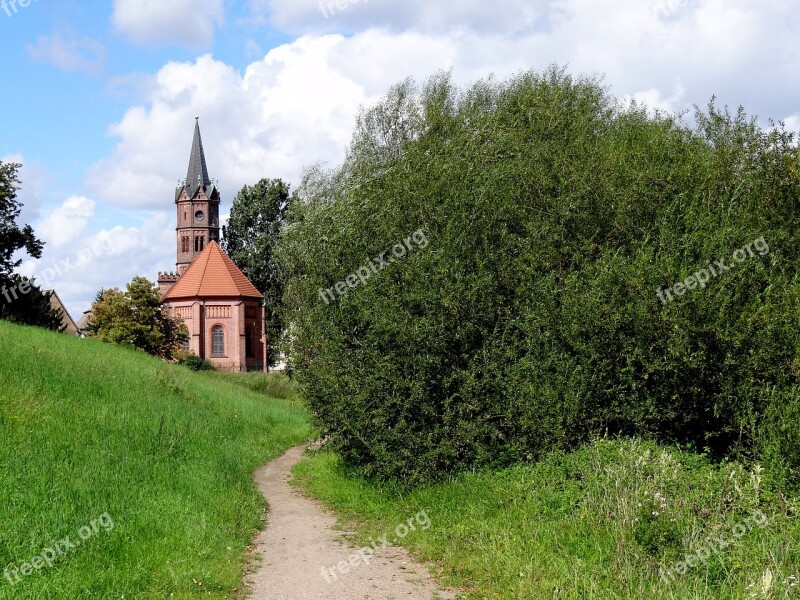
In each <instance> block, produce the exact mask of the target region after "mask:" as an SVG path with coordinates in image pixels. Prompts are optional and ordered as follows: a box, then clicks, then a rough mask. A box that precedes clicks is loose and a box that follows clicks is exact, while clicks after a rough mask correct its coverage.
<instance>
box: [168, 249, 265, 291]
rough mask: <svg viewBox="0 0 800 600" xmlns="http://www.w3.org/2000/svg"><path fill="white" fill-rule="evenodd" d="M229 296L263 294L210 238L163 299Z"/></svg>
mask: <svg viewBox="0 0 800 600" xmlns="http://www.w3.org/2000/svg"><path fill="white" fill-rule="evenodd" d="M230 296H234V297H237V298H239V297H244V298H263V297H264V296H263V295H262V294H261V293H260V292H259V291H258V290H257V289H256V287H255V286H254V285H253V284H252V283H250V280H249V279H247V277H246V276H245V274H244V273H242V272H241V271H240V270H239V267H237V266H236V265H235V264H234V263H233V261H232V260H231V259H230V257H229V256H228V255H227V254H225V253H224V252H223V251H222V248H220V247H219V244H217V242H215V241H213V240H212V241H211V242H210V243H209V244H208V246H206V248H205V250H203V251H202V252H201V253H200V254H198V255H197V257H196V258H195V259H194V261H192V264H191V265H189V268H188V269H186V272H185V273H184V274H183V275H181V277H180V279H178V282H177V283H176V284H175V285H174V286H172V289H170V291H169V292H167V294H166V296H164V300H165V301H166V300H182V299H186V298H198V297H199V298H209V297H230Z"/></svg>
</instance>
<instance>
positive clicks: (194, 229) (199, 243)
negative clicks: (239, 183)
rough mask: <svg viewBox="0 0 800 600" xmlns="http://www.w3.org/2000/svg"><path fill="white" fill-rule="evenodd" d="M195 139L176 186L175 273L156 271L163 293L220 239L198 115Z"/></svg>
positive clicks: (215, 186) (216, 191)
mask: <svg viewBox="0 0 800 600" xmlns="http://www.w3.org/2000/svg"><path fill="white" fill-rule="evenodd" d="M194 119H195V124H194V139H193V140H192V151H191V154H190V155H189V169H188V171H187V173H186V179H181V180H179V181H178V185H177V187H176V188H175V208H176V223H177V227H176V228H175V244H176V249H177V251H176V255H177V258H176V261H175V269H176V272H175V273H159V274H158V287H159V289H160V290H161V293H162V294H166V293H167V292H168V291H169V290H170V288H171V287H172V286H173V285H175V283H176V282H177V281H178V278H179V277H180V276H181V275H183V274H184V273H185V272H186V270H187V269H188V268H189V265H191V264H192V261H194V259H195V258H196V257H197V255H198V254H200V253H201V252H202V251H203V249H205V247H206V246H208V244H209V243H210V242H212V241H215V242H219V204H220V193H219V183H218V182H217V181H216V180H212V179H211V178H210V177H209V176H208V167H207V166H206V155H205V152H204V150H203V138H202V137H201V136H200V117H195V118H194Z"/></svg>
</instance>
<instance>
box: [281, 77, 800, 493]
mask: <svg viewBox="0 0 800 600" xmlns="http://www.w3.org/2000/svg"><path fill="white" fill-rule="evenodd" d="M798 169H800V160H799V159H798V152H797V149H796V147H795V146H794V145H793V142H792V135H791V134H790V133H788V132H786V131H784V130H783V128H782V127H773V128H770V129H769V130H762V129H761V128H759V127H758V126H757V124H756V123H755V121H754V120H752V119H750V118H748V117H747V116H746V115H745V114H744V112H743V111H741V110H740V111H739V112H737V113H736V114H730V113H729V112H728V111H727V110H721V109H719V108H717V107H716V106H715V105H714V103H713V102H712V103H711V104H710V105H709V106H708V108H707V110H704V111H703V110H697V111H696V114H695V116H694V119H692V120H691V123H687V122H686V119H685V118H681V117H676V116H670V115H664V114H655V115H653V114H651V113H649V112H648V111H647V110H646V109H645V108H643V107H639V106H636V105H629V106H622V105H621V104H620V103H619V102H618V101H617V100H616V99H614V98H613V97H612V96H611V95H610V94H609V93H608V92H607V91H606V90H605V88H603V87H602V86H601V85H600V84H599V83H598V82H597V81H596V80H592V79H575V78H572V77H570V76H569V75H567V74H565V73H564V72H563V71H561V70H558V69H551V70H549V71H548V72H546V73H544V74H537V73H526V74H523V75H520V76H518V77H516V78H513V79H511V80H509V81H507V82H504V83H496V82H493V81H482V82H479V83H477V84H475V85H474V86H472V87H471V88H469V89H467V90H465V91H459V90H458V89H457V88H456V87H454V85H453V84H452V83H451V82H450V80H449V77H448V76H446V75H443V76H438V77H434V78H433V79H431V80H430V81H429V82H428V83H427V85H426V86H425V87H424V89H422V90H421V91H419V90H417V89H416V88H415V87H414V85H413V83H412V82H406V83H404V84H402V85H399V86H397V87H396V88H394V89H393V90H392V91H391V92H390V93H389V94H388V96H387V97H386V98H385V99H384V100H383V101H382V102H381V103H380V104H379V105H378V106H376V107H375V108H373V109H370V110H369V111H367V112H366V113H364V114H363V115H362V116H361V117H360V118H359V122H358V125H357V130H356V134H355V136H354V139H353V143H352V145H351V148H350V152H349V155H348V158H347V160H346V162H345V163H344V165H342V167H341V168H339V169H337V170H336V171H334V172H330V173H325V172H323V171H321V170H319V169H316V170H312V171H310V172H309V174H308V176H307V177H306V180H305V181H304V182H303V184H302V186H301V187H300V190H299V195H300V198H301V202H298V203H296V206H295V208H294V209H293V213H292V214H291V215H290V221H291V224H290V225H289V228H288V230H287V232H286V235H285V238H284V241H283V244H282V247H281V248H280V249H279V261H280V263H281V265H282V268H283V269H284V270H285V272H286V276H287V278H288V280H289V284H288V288H287V290H286V300H287V303H288V305H289V306H290V307H291V308H292V309H294V311H295V314H296V319H295V322H294V330H293V338H294V345H293V352H292V356H293V358H292V367H293V368H294V369H295V373H296V375H297V378H298V380H299V381H300V382H301V383H302V385H303V387H304V390H305V395H306V398H307V400H308V402H309V404H310V406H311V407H312V409H313V410H314V411H315V414H316V416H317V418H318V419H319V422H320V424H321V426H322V428H323V431H324V432H325V434H326V435H328V436H329V437H330V439H331V441H332V442H333V443H334V444H335V445H336V447H337V448H338V449H340V450H341V452H342V453H343V456H344V457H345V458H346V459H347V460H348V461H349V462H350V463H351V464H354V465H358V466H360V467H362V468H363V469H364V470H365V472H367V473H369V474H374V475H378V476H382V477H396V478H403V479H405V480H408V481H415V480H419V479H427V478H430V477H434V476H438V475H441V474H443V473H446V472H451V471H454V470H460V469H465V468H471V467H475V466H481V465H498V464H508V463H512V462H514V461H517V460H520V459H527V458H533V457H536V456H540V455H541V454H542V453H544V452H546V451H548V450H550V449H552V448H559V447H561V448H567V447H573V446H575V445H576V444H579V443H581V442H584V441H586V440H587V439H589V438H590V436H591V434H592V433H594V432H609V433H613V434H617V433H618V434H643V435H648V436H652V437H654V438H657V439H661V440H670V441H680V442H690V443H693V444H695V445H696V446H697V447H699V448H701V449H702V448H708V449H709V451H710V453H711V454H712V455H717V456H719V455H723V454H726V453H730V452H731V451H736V452H738V453H740V454H744V455H753V456H756V457H761V458H765V459H766V458H769V457H772V458H775V459H777V458H778V457H780V460H782V461H783V462H784V463H785V464H784V466H785V468H786V473H787V476H789V477H793V476H795V475H796V473H797V471H796V469H797V468H798V466H800V456H798V448H799V447H800V441H799V439H798V427H797V426H796V424H791V423H792V422H791V419H792V418H794V416H796V415H797V413H798V409H797V395H798V392H797V390H798V388H797V375H798V369H800V360H798V347H799V346H798V342H799V341H800V337H798V331H800V328H799V327H798V326H799V325H800V324H799V323H798V319H800V311H798V300H800V283H799V282H798V278H797V273H798V266H800V228H798V224H799V221H800V174H798ZM420 229H421V230H423V231H424V232H425V236H426V238H427V240H428V245H427V247H426V248H425V249H424V250H423V249H417V250H416V251H410V252H408V253H407V255H406V256H405V257H403V258H402V259H397V260H395V261H394V262H392V264H391V265H389V266H388V267H386V268H384V269H382V270H380V271H379V272H377V273H373V274H371V276H370V277H369V278H367V279H366V280H365V281H363V282H361V281H356V282H355V286H348V290H347V292H346V293H344V294H341V295H337V296H336V298H335V300H333V301H330V299H327V300H326V299H323V298H322V296H323V295H322V294H320V288H323V289H328V288H331V286H334V285H335V284H336V283H337V282H339V281H343V280H345V279H346V278H347V276H348V275H349V274H351V273H354V272H356V271H357V270H358V269H359V267H361V266H362V265H365V264H368V263H369V262H370V259H371V257H375V256H377V255H378V254H380V253H381V252H385V251H387V250H389V249H391V248H392V246H393V245H394V244H398V243H401V242H402V241H403V240H404V239H406V238H407V237H408V236H409V235H410V234H411V233H413V232H414V231H417V230H420ZM762 237H763V238H764V243H765V245H767V246H768V247H769V252H768V253H767V252H764V253H763V254H762V253H761V252H755V253H753V255H752V256H748V257H747V258H746V260H744V261H743V262H741V263H737V264H735V266H733V267H732V268H731V269H730V270H728V271H726V272H721V273H719V274H718V276H716V277H713V278H711V279H710V280H709V281H708V282H707V283H706V284H705V287H704V288H703V289H699V288H698V289H693V290H689V291H687V292H686V293H685V294H684V295H682V296H677V294H673V298H674V301H671V302H670V301H667V302H666V303H662V301H661V300H659V297H658V296H657V294H656V290H663V289H665V288H670V287H673V286H674V284H675V283H676V282H679V281H683V280H685V279H686V278H687V276H690V275H692V274H693V273H695V272H697V271H698V270H699V269H701V268H704V267H706V265H708V264H709V263H710V262H711V261H714V260H723V261H725V263H726V265H728V264H732V263H733V261H732V259H731V256H732V255H733V253H734V252H735V251H736V250H738V249H741V248H743V247H745V246H746V245H747V244H748V243H752V242H753V241H754V240H756V239H760V238H762ZM751 249H752V246H751ZM351 281H352V280H351ZM787 420H788V421H789V422H790V424H786V421H787ZM784 425H785V426H784ZM768 432H769V433H768ZM792 469H795V471H792Z"/></svg>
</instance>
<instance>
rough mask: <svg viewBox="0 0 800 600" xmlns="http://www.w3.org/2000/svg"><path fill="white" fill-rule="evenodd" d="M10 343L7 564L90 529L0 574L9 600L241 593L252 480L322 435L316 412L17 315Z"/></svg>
mask: <svg viewBox="0 0 800 600" xmlns="http://www.w3.org/2000/svg"><path fill="white" fill-rule="evenodd" d="M0 339H2V340H3V342H2V346H3V352H2V354H0V480H1V481H2V485H1V486H0V570H2V569H6V568H8V567H12V568H13V567H16V568H17V569H20V568H21V567H22V566H23V564H24V563H26V562H30V561H31V560H32V559H33V558H34V557H36V556H38V555H41V554H42V553H43V552H44V551H46V549H47V548H54V545H53V542H54V541H59V540H61V539H63V538H64V537H66V536H69V537H70V538H71V539H72V540H73V541H76V540H80V539H81V537H80V533H83V534H84V535H86V534H87V532H89V531H91V535H87V539H86V540H85V541H81V543H80V545H79V546H78V547H76V548H74V549H72V550H70V551H68V552H66V554H65V555H64V556H58V558H57V559H56V560H55V561H53V564H52V566H48V565H47V564H45V565H44V566H43V568H41V569H40V570H34V571H33V573H32V574H31V575H29V576H22V575H21V572H20V579H21V580H20V581H19V582H16V581H15V576H13V575H11V576H9V577H4V576H3V575H4V574H3V573H0V598H2V599H5V598H15V599H23V600H24V599H28V598H30V599H33V598H36V599H40V598H123V597H124V598H165V597H173V598H194V597H200V596H203V597H210V598H225V597H230V596H232V595H235V594H236V592H235V591H236V590H237V589H238V588H240V586H241V577H242V572H243V568H244V565H245V562H246V553H245V552H246V547H247V546H248V544H249V542H250V540H251V536H252V535H253V533H254V531H255V530H256V529H257V528H258V527H259V526H260V523H261V521H260V519H261V515H262V512H263V508H264V505H263V501H262V498H261V496H260V495H259V493H258V491H257V490H256V488H255V485H254V483H253V480H252V472H253V470H254V469H255V468H256V467H258V466H259V465H261V464H262V463H264V462H265V461H267V460H269V459H270V458H273V457H275V456H277V455H279V454H280V453H281V452H282V451H283V450H285V449H286V448H288V447H290V446H292V445H294V444H297V443H299V442H301V441H302V440H303V439H304V438H306V437H307V435H308V432H309V428H308V422H307V418H306V414H305V412H304V411H303V409H302V408H301V407H300V406H297V405H296V403H294V402H289V401H285V400H275V399H269V398H266V397H264V396H262V395H259V394H257V393H255V392H252V391H250V390H248V389H246V388H245V387H242V386H239V385H236V383H235V382H233V380H231V381H227V380H226V379H227V378H221V377H218V376H217V374H215V373H192V372H190V371H188V370H187V369H185V368H182V367H177V366H173V365H167V364H164V363H161V362H159V361H157V360H154V359H152V358H150V357H148V356H146V355H144V354H141V353H138V352H134V351H129V350H125V349H121V348H117V347H114V346H110V345H105V344H102V343H99V342H95V341H92V340H79V339H75V338H69V337H67V336H63V335H57V334H53V333H49V332H46V331H43V330H37V329H30V328H22V327H17V326H13V325H10V324H8V323H5V322H2V321H0ZM101 515H106V517H104V518H103V519H102V521H99V519H100V517H101ZM92 521H95V525H94V527H93V528H92V525H91V523H92ZM100 523H102V526H101V525H100ZM111 523H113V527H110V526H108V525H110V524H111ZM83 526H87V527H89V529H84V530H83V531H81V527H83ZM107 526H108V527H107ZM6 573H8V571H6ZM12 581H14V583H13V584H12Z"/></svg>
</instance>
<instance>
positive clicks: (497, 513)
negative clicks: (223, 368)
mask: <svg viewBox="0 0 800 600" xmlns="http://www.w3.org/2000/svg"><path fill="white" fill-rule="evenodd" d="M295 474H296V478H297V480H298V482H300V484H301V485H302V486H303V487H304V488H305V489H306V490H308V491H309V492H310V493H311V495H313V496H314V497H316V498H319V499H321V500H323V501H325V502H326V503H328V504H329V505H331V506H332V507H333V508H334V509H336V510H337V511H338V512H339V514H340V515H341V516H342V517H343V518H344V519H345V520H346V521H348V527H355V528H356V529H357V530H358V532H359V533H358V535H357V537H356V540H355V541H356V542H357V543H365V542H366V540H367V539H368V538H370V537H373V538H375V539H378V538H380V537H381V536H382V535H384V534H390V536H391V533H392V532H393V531H395V530H396V528H397V526H398V525H400V524H402V523H406V522H407V520H408V518H409V517H410V516H413V515H415V514H417V513H419V512H420V511H425V512H426V513H427V514H428V516H429V518H430V521H431V524H432V526H431V527H430V528H429V529H427V530H422V529H419V528H417V530H416V531H414V532H412V533H410V534H409V535H407V536H406V537H405V538H404V539H403V540H402V543H403V545H404V546H407V547H408V548H409V549H411V550H412V551H414V552H416V553H417V554H419V555H420V556H421V557H422V558H424V559H427V560H431V561H434V563H435V564H436V565H437V566H438V568H437V569H436V572H437V574H438V575H440V576H441V578H442V580H443V581H444V582H445V583H446V584H450V585H454V586H458V587H463V588H464V590H465V591H464V597H466V598H472V599H487V598H493V599H494V598H501V599H508V600H512V599H513V600H518V599H542V598H570V599H576V600H578V599H581V600H584V599H591V598H602V599H607V598H611V599H620V600H623V599H625V600H627V599H631V598H637V599H638V598H647V599H682V600H683V599H692V600H708V599H711V598H714V599H741V598H797V597H800V586H799V585H798V584H800V580H798V578H800V547H798V544H797V540H798V539H800V519H799V518H798V517H799V516H800V499H798V498H797V497H796V496H794V497H788V498H787V497H785V496H783V495H782V494H781V493H779V492H777V491H775V490H770V489H767V488H768V487H769V486H768V485H766V484H767V481H766V479H767V477H766V476H767V475H768V473H766V472H764V471H763V470H761V469H758V468H756V469H753V470H749V471H748V470H746V469H744V468H743V467H742V466H740V465H738V464H736V463H722V464H713V463H711V462H709V461H708V460H707V459H706V457H704V456H702V455H698V454H693V453H686V452H683V451H681V450H680V449H666V448H662V447H659V446H658V445H656V444H654V443H650V442H642V441H640V440H631V439H628V440H620V441H608V440H599V441H597V442H595V443H593V444H590V445H587V446H584V447H582V448H580V449H578V450H576V451H575V452H573V453H571V454H564V453H561V452H557V453H553V454H550V455H548V456H547V457H545V458H544V459H542V460H541V461H539V462H537V463H534V464H521V465H518V466H516V467H512V468H509V469H507V470H504V471H500V472H497V473H492V472H481V473H471V474H462V475H459V476H457V477H455V478H452V479H451V480H450V481H448V482H444V483H439V484H433V485H427V486H423V487H420V488H417V489H416V490H414V491H412V492H403V491H401V490H400V489H399V488H398V487H397V486H396V485H394V484H382V485H380V484H375V483H372V482H369V481H367V480H365V479H362V478H359V477H357V476H353V474H352V473H349V472H348V471H346V470H345V468H344V467H343V465H342V462H341V460H340V459H339V458H338V457H337V455H336V454H334V453H332V452H329V451H322V452H319V453H317V454H316V455H315V456H314V457H313V458H312V459H311V460H308V461H304V462H302V463H300V464H299V465H298V466H297V467H296V469H295ZM737 527H738V528H737ZM742 527H743V528H744V529H742ZM718 537H722V538H723V539H724V540H725V541H726V542H728V545H727V546H726V547H724V548H723V547H721V544H719V543H718V542H717V541H716V540H717V538H718ZM709 540H710V541H709ZM711 543H714V544H716V547H718V548H719V551H714V550H713V548H712V547H711ZM706 550H708V553H707V556H706V552H705V551H706ZM698 552H699V553H700V554H702V555H703V556H705V557H706V558H705V560H704V561H701V560H700V559H699V558H696V559H694V562H696V563H697V564H696V565H694V566H687V567H686V569H682V568H681V567H680V566H679V564H680V563H686V557H687V555H693V556H695V557H698V556H699V554H698ZM662 569H663V571H662ZM671 569H672V570H671ZM670 570H671V571H670ZM681 570H683V573H682V574H681V573H680V572H679V571H681Z"/></svg>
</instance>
